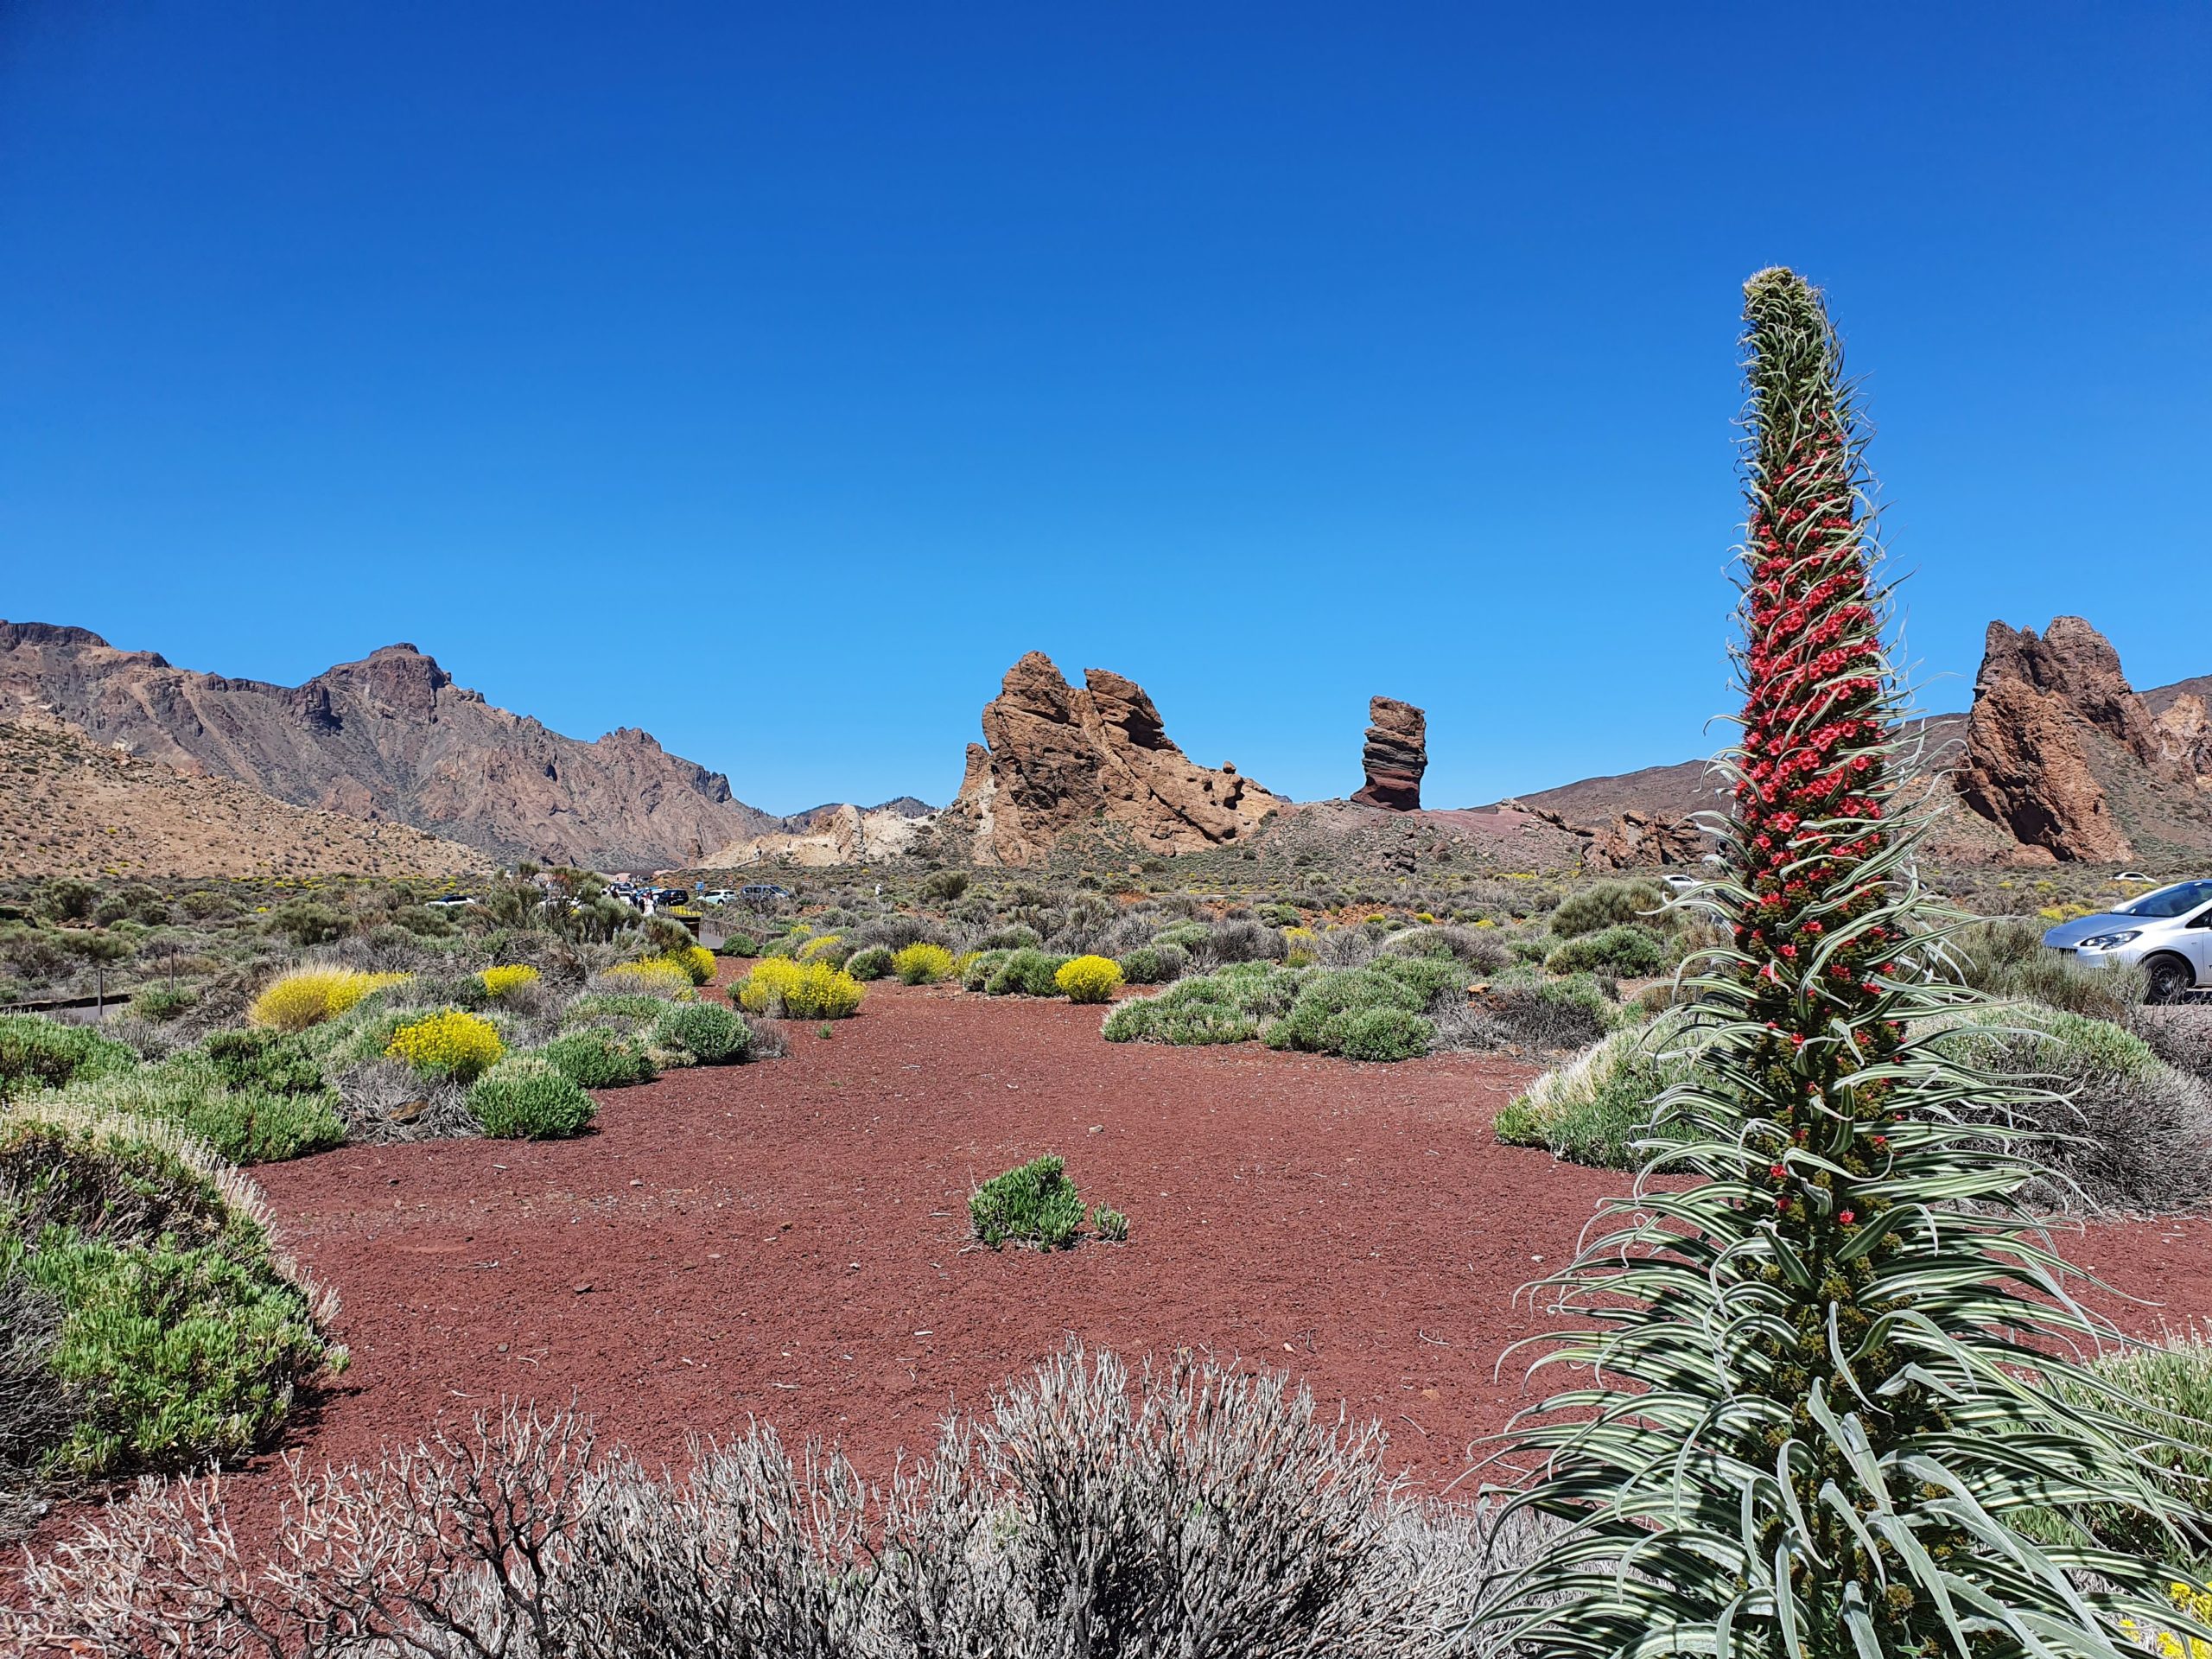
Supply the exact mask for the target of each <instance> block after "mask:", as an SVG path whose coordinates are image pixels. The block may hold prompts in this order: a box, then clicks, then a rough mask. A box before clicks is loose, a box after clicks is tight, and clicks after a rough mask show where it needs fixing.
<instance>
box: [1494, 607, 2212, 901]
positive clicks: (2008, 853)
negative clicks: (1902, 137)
mask: <svg viewBox="0 0 2212 1659" xmlns="http://www.w3.org/2000/svg"><path fill="white" fill-rule="evenodd" d="M2208 707H2212V676H2207V677H2200V678H2197V679H2193V680H2183V681H2181V682H2179V683H2177V684H2174V685H2169V686H2161V687H2158V689H2156V690H2151V691H2146V692H2141V693H2138V692H2137V691H2135V690H2133V689H2132V688H2131V687H2130V686H2129V684H2128V683H2127V679H2126V675H2125V674H2124V673H2123V672H2122V671H2121V668H2120V654H2119V652H2116V651H2115V650H2113V646H2112V644H2111V642H2110V641H2109V640H2107V639H2106V638H2105V637H2104V636H2103V635H2102V634H2101V633H2100V632H2097V630H2096V629H2095V628H2094V627H2093V626H2090V625H2089V624H2088V622H2086V621H2084V620H2082V618H2080V617H2074V616H2062V617H2059V618H2057V619H2056V620H2054V621H2053V622H2052V623H2051V625H2050V627H2049V628H2048V629H2047V630H2046V631H2045V632H2044V633H2043V634H2042V635H2041V636H2038V635H2037V634H2036V632H2034V631H2033V630H2032V629H2028V628H2013V627H2011V626H2007V625H2006V624H2005V623H2003V622H1992V623H1991V624H1990V625H1989V630H1988V633H1987V636H1986V641H1985V645H1984V652H1983V658H1982V664H1981V671H1980V674H1979V675H1978V676H1977V677H1976V678H1975V683H1974V705H1973V708H1972V709H1970V710H1969V711H1968V712H1967V714H1965V715H1936V716H1935V717H1933V718H1930V719H1929V720H1926V721H1921V722H1918V723H1917V724H1916V727H1915V728H1912V729H1913V731H1914V734H1916V736H1917V737H1918V739H1919V741H1920V745H1921V749H1922V753H1923V756H1924V758H1925V763H1926V764H1927V765H1928V766H1930V767H1931V768H1932V769H1936V770H1946V771H1948V772H1949V773H1950V780H1949V784H1948V789H1947V793H1946V794H1945V795H1944V797H1943V798H1942V803H1943V808H1944V810H1943V811H1942V816H1941V817H1940V818H1939V820H1938V823H1937V825H1936V829H1935V831H1934V833H1933V835H1932V836H1931V840H1930V846H1931V848H1932V849H1933V850H1934V851H1936V853H1937V854H1938V855H1943V856H1948V857H1952V858H1959V859H1975V860H1980V859H1994V860H2002V861H2009V862H2016V863H2023V864H2034V863H2038V862H2042V863H2050V862H2054V861H2069V862H2071V861H2082V862H2088V863H2119V862H2125V861H2137V860H2152V861H2186V860H2189V859H2192V858H2202V857H2204V856H2206V855H2212V721H2208V718H2207V709H2208ZM1714 789H1715V785H1714V782H1713V779H1710V778H1709V777H1708V776H1707V771H1706V763H1705V762H1704V761H1702V760H1691V761H1685V762H1683V763H1682V764H1681V765H1679V766H1649V767H1646V768H1644V769H1643V771H1640V772H1627V773H1624V774H1622V775H1620V776H1618V777H1611V778H1589V779H1583V780H1581V781H1580V782H1579V783H1573V784H1568V785H1563V786H1561V787H1560V788H1557V789H1549V790H1545V791H1541V792H1540V793H1537V794H1533V795H1525V796H1522V797H1521V798H1519V799H1518V800H1517V801H1516V802H1514V803H1512V804H1515V805H1518V806H1521V807H1523V808H1527V809H1529V810H1534V811H1536V812H1539V813H1541V814H1543V815H1545V816H1546V817H1552V818H1555V819H1557V820H1558V821H1560V822H1563V823H1573V824H1575V825H1579V826H1586V827H1591V826H1599V825H1605V824H1611V823H1618V822H1619V821H1621V820H1622V819H1623V817H1624V815H1631V814H1642V815H1644V816H1645V817H1649V818H1652V819H1659V820H1670V821H1672V820H1680V819H1681V818H1684V817H1688V815H1689V814H1691V813H1692V812H1695V811H1701V810H1713V809H1714V808H1716V807H1718V806H1719V805H1721V804H1722V803H1721V802H1720V801H1719V798H1718V797H1717V795H1716V794H1715V793H1714ZM1599 839H1601V840H1602V839H1603V836H1599Z"/></svg>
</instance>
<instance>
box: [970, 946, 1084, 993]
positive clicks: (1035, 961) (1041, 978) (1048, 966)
mask: <svg viewBox="0 0 2212 1659" xmlns="http://www.w3.org/2000/svg"><path fill="white" fill-rule="evenodd" d="M1067 963H1068V958H1067V957H1056V956H1053V955H1052V953H1051V952H1049V951H1045V950H1031V949H1030V948H1028V947H1027V946H1026V945H1025V946H1023V947H1022V948H1021V949H1020V950H1014V951H1012V952H1010V953H1009V954H1008V955H1007V957H1006V959H1005V960H1004V961H1002V962H1001V963H999V965H998V969H997V971H996V972H995V973H993V974H992V975H991V976H990V978H989V979H988V981H986V982H985V983H984V986H983V989H984V990H985V991H986V992H988V994H989V995H993V996H1058V995H1060V988H1059V985H1058V982H1057V976H1058V973H1059V971H1060V969H1063V968H1065V967H1066V966H1067Z"/></svg>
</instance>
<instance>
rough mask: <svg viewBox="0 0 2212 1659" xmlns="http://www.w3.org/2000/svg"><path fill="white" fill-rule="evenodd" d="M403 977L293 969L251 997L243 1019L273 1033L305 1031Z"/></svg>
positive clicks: (328, 970) (399, 975)
mask: <svg viewBox="0 0 2212 1659" xmlns="http://www.w3.org/2000/svg"><path fill="white" fill-rule="evenodd" d="M406 977H407V976H406V975H405V974H365V973H363V972H362V971H361V970H360V969H358V968H295V969H292V971H291V972H290V973H289V974H283V975H280V976H278V977H277V978H276V979H275V980H273V981H271V982H270V984H269V987H268V988H267V989H265V990H264V991H263V992H262V994H261V995H259V996H257V997H256V998H254V1000H253V1006H252V1007H251V1008H249V1009H248V1010H247V1011H246V1019H247V1020H249V1021H250V1022H251V1023H252V1024H254V1025H257V1026H268V1027H271V1028H272V1029H275V1030H277V1031H305V1030H306V1029H307V1028H308V1027H309V1026H319V1025H321V1023H322V1022H323V1021H324V1020H330V1019H334V1018H335V1017H336V1016H338V1015H339V1014H343V1013H345V1012H346V1009H348V1008H350V1007H353V1005H354V1004H355V1003H356V1002H359V1001H360V1000H361V999H362V998H363V997H365V996H366V995H369V994H370V993H371V992H372V991H380V990H382V989H384V988H385V986H387V985H397V984H398V983H399V982H401V981H402V980H404V979H405V978H406Z"/></svg>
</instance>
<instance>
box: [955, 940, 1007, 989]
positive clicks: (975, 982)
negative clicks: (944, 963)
mask: <svg viewBox="0 0 2212 1659" xmlns="http://www.w3.org/2000/svg"><path fill="white" fill-rule="evenodd" d="M1013 954H1014V952H1013V951H1011V950H970V951H969V952H967V953H966V954H965V955H963V956H961V957H957V958H956V959H955V961H954V963H953V964H952V968H953V971H954V972H955V973H957V975H959V976H960V988H961V989H963V990H964V991H980V990H982V988H983V987H985V986H986V985H988V984H989V983H990V982H991V976H992V975H993V974H995V973H996V972H998V970H999V964H1000V963H1003V962H1004V961H1005V960H1006V959H1007V957H1010V956H1012V955H1013Z"/></svg>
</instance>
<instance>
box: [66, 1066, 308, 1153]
mask: <svg viewBox="0 0 2212 1659" xmlns="http://www.w3.org/2000/svg"><path fill="white" fill-rule="evenodd" d="M274 1069H275V1070H276V1071H277V1073H278V1075H279V1077H280V1082H281V1083H282V1084H283V1086H281V1087H276V1088H271V1087H268V1086H266V1085H264V1084H261V1083H258V1082H255V1081H251V1077H250V1073H249V1072H248V1071H245V1070H243V1069H240V1068H238V1067H234V1068H233V1071H232V1075H233V1076H248V1077H249V1081H247V1082H245V1083H244V1084H239V1085H237V1086H233V1085H232V1083H231V1082H230V1081H229V1079H228V1077H226V1075H225V1073H224V1071H222V1070H221V1069H219V1065H218V1063H217V1062H216V1061H215V1060H214V1059H213V1058H211V1057H210V1056H209V1055H208V1054H207V1053H206V1052H203V1051H200V1050H197V1049H187V1050H186V1051H185V1052H183V1053H181V1054H175V1055H172V1056H170V1058H168V1059H166V1060H163V1061H162V1062H160V1063H159V1064H158V1065H142V1066H139V1067H138V1068H137V1069H136V1070H135V1071H116V1072H111V1073H108V1074H107V1075H105V1076H103V1077H94V1078H91V1079H89V1080H79V1081H78V1082H76V1083H74V1084H71V1085H70V1086H69V1087H68V1088H67V1090H63V1091H62V1093H61V1094H60V1096H59V1097H58V1098H59V1099H60V1101H61V1102H63V1103H67V1104H70V1105H75V1106H82V1107H86V1108H89V1109H93V1110H97V1111H104V1112H120V1113H123V1114H124V1115H126V1116H131V1117H138V1118H146V1119H150V1120H153V1121H155V1122H162V1123H168V1124H172V1125H174V1126H175V1127H176V1128H180V1129H182V1130H184V1131H185V1132H186V1133H187V1134H188V1135H192V1136H193V1137H194V1139H196V1140H199V1141H203V1142H205V1143H206V1144H207V1146H208V1147H211V1148H213V1150H214V1151H215V1152H217V1153H219V1154H221V1155H222V1156H223V1157H224V1158H226V1159H227V1160H229V1161H231V1162H232V1163H234V1164H269V1163H278V1162H282V1161H283V1160H285V1159H288V1158H300V1157H304V1156H306V1155H307V1154H309V1153H312V1152H321V1151H323V1150H325V1149H326V1148H327V1147H334V1146H337V1145H339V1144H340V1143H341V1142H342V1141H344V1140H345V1139H346V1125H345V1123H344V1122H343V1121H342V1120H340V1117H339V1116H338V1112H337V1105H338V1096H337V1093H336V1091H335V1090H330V1089H327V1088H325V1087H323V1086H321V1083H320V1081H319V1080H318V1081H317V1082H316V1083H315V1084H313V1085H311V1086H309V1087H306V1088H299V1087H295V1086H293V1085H294V1084H295V1083H296V1082H297V1081H301V1079H298V1078H296V1077H294V1076H293V1075H292V1071H291V1065H290V1062H289V1060H286V1061H284V1062H282V1063H281V1064H279V1065H277V1066H276V1067H275V1068H274Z"/></svg>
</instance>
